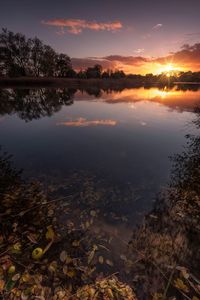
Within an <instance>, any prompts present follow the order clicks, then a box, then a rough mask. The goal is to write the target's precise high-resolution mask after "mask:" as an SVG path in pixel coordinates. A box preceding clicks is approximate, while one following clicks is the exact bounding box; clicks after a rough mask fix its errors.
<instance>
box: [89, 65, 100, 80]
mask: <svg viewBox="0 0 200 300" xmlns="http://www.w3.org/2000/svg"><path fill="white" fill-rule="evenodd" d="M101 73H102V66H101V65H95V66H94V67H92V68H88V69H87V70H86V77H87V78H101Z"/></svg>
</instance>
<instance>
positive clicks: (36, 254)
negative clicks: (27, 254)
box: [32, 248, 43, 260]
mask: <svg viewBox="0 0 200 300" xmlns="http://www.w3.org/2000/svg"><path fill="white" fill-rule="evenodd" d="M42 255H43V249H42V248H35V249H34V250H33V252H32V258H33V259H35V260H38V259H40V258H41V257H42Z"/></svg>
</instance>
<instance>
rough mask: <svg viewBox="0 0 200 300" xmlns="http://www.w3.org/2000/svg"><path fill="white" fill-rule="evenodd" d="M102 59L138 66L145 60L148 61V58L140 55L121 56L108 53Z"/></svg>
mask: <svg viewBox="0 0 200 300" xmlns="http://www.w3.org/2000/svg"><path fill="white" fill-rule="evenodd" d="M104 59H106V60H108V61H112V62H113V61H114V62H120V63H123V64H125V65H133V66H140V65H142V64H143V63H145V62H148V61H149V59H148V58H146V57H142V56H122V55H109V56H105V57H104Z"/></svg>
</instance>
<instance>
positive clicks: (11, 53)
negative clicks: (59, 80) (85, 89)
mask: <svg viewBox="0 0 200 300" xmlns="http://www.w3.org/2000/svg"><path fill="white" fill-rule="evenodd" d="M71 70H72V66H71V60H70V58H69V56H67V55H66V54H57V53H56V52H55V51H54V50H53V49H52V48H51V47H50V46H48V45H45V44H44V43H43V42H42V41H41V40H39V39H38V38H37V37H35V38H33V39H30V38H28V39H27V38H26V37H25V36H24V35H22V34H21V33H16V34H15V33H13V32H11V31H8V30H7V29H5V28H3V29H2V33H1V34H0V74H3V75H7V76H10V77H17V76H36V77H39V76H43V77H49V76H59V77H66V76H67V74H69V76H70V77H72V72H69V71H71ZM73 75H74V73H73Z"/></svg>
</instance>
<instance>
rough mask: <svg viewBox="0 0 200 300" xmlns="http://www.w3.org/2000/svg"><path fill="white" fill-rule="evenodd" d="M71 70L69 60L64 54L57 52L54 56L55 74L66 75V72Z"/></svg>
mask: <svg viewBox="0 0 200 300" xmlns="http://www.w3.org/2000/svg"><path fill="white" fill-rule="evenodd" d="M70 70H72V65H71V60H70V58H69V56H68V55H66V54H62V53H61V54H58V55H57V57H56V75H57V76H58V77H67V73H68V72H69V71H70Z"/></svg>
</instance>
